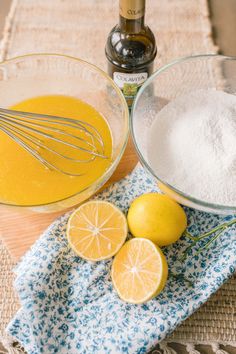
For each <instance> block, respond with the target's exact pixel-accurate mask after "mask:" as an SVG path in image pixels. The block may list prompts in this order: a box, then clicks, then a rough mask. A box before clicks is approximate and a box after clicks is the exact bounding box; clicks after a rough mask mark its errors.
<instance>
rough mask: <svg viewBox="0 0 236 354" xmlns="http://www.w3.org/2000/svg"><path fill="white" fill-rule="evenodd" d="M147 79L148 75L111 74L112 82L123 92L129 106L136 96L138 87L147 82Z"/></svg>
mask: <svg viewBox="0 0 236 354" xmlns="http://www.w3.org/2000/svg"><path fill="white" fill-rule="evenodd" d="M147 78H148V73H135V74H133V73H121V72H114V73H113V80H114V81H115V83H116V84H117V86H118V87H119V88H120V89H121V90H122V91H123V94H124V96H125V98H126V100H127V103H128V105H129V106H130V105H132V101H133V99H134V97H135V96H136V94H137V92H138V89H139V87H140V86H141V85H142V84H143V83H144V82H145V81H146V80H147Z"/></svg>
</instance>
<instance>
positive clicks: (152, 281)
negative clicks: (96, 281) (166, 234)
mask: <svg viewBox="0 0 236 354" xmlns="http://www.w3.org/2000/svg"><path fill="white" fill-rule="evenodd" d="M167 276H168V266H167V262H166V259H165V256H164V254H163V253H162V251H161V249H160V248H159V247H158V246H156V245H155V244H154V243H153V242H152V241H150V240H148V239H144V238H134V239H131V240H130V241H128V242H126V243H125V245H124V246H123V247H122V248H121V249H120V251H119V252H118V253H117V255H116V256H115V258H114V261H113V264H112V270H111V277H112V281H113V284H114V287H115V289H116V291H117V292H118V295H119V297H120V298H121V299H122V300H124V301H126V302H130V303H133V304H141V303H143V302H146V301H148V300H150V299H152V298H153V297H155V296H157V295H158V294H159V293H160V292H161V291H162V289H163V288H164V286H165V284H166V280H167Z"/></svg>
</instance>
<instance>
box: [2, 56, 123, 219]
mask: <svg viewBox="0 0 236 354" xmlns="http://www.w3.org/2000/svg"><path fill="white" fill-rule="evenodd" d="M0 107H1V108H11V109H14V110H19V111H23V112H34V113H39V114H48V115H54V116H60V117H66V118H73V119H78V120H82V121H84V122H86V123H87V124H90V125H91V126H92V127H94V128H95V129H96V130H97V131H98V132H99V134H100V136H101V138H102V142H103V148H104V156H105V158H102V157H99V156H97V157H96V158H94V159H91V161H90V162H88V163H84V162H82V163H80V164H78V166H75V165H73V166H72V165H71V166H69V165H67V166H64V163H66V164H69V162H68V161H66V162H64V161H60V162H58V163H59V168H62V169H65V168H68V166H69V168H70V169H75V170H73V172H75V173H74V174H76V173H77V174H80V176H73V175H66V174H63V173H60V172H58V171H56V170H51V169H49V168H47V167H45V166H44V165H43V164H41V163H40V162H39V161H38V160H37V159H36V158H35V157H34V156H32V155H31V154H29V152H27V151H26V150H25V149H24V148H23V147H22V146H20V145H19V144H17V143H16V142H15V141H14V140H13V139H11V138H10V137H9V136H8V135H7V134H5V133H4V132H3V131H2V130H1V129H0V165H1V169H0V204H1V205H2V206H14V207H20V208H22V209H23V210H25V209H31V210H34V211H40V212H49V211H50V212H51V211H56V210H62V209H65V208H68V207H71V206H73V205H76V204H78V203H81V202H82V201H84V200H85V199H87V198H89V197H90V196H91V195H92V194H94V193H95V192H96V191H97V190H98V189H99V188H100V187H101V186H102V185H103V184H104V183H105V182H106V181H107V180H108V179H109V178H110V176H111V175H112V173H113V172H114V170H115V168H116V166H117V165H118V163H119V161H120V158H121V156H122V154H123V152H124V149H125V146H126V143H127V137H128V131H129V112H128V109H127V105H126V102H125V100H124V98H123V96H122V93H121V92H120V90H119V89H118V88H117V87H116V85H114V84H113V81H112V80H111V79H110V78H109V77H108V76H107V75H106V74H105V73H104V72H103V71H101V70H100V69H98V68H97V67H95V66H93V65H91V64H89V63H87V62H85V61H82V60H80V59H76V58H72V57H68V56H62V55H53V54H35V55H26V56H22V57H18V58H14V59H10V60H8V61H5V62H2V63H0ZM79 158H80V152H79V151H78V159H79ZM60 164H61V165H60Z"/></svg>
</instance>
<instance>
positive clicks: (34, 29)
mask: <svg viewBox="0 0 236 354" xmlns="http://www.w3.org/2000/svg"><path fill="white" fill-rule="evenodd" d="M208 15H209V14H208V6H207V0H174V1H173V0H165V1H156V0H148V1H147V15H146V19H147V22H148V24H149V26H150V27H151V28H152V30H153V32H154V34H155V36H156V39H157V46H158V57H157V59H156V62H155V67H156V68H157V67H159V66H161V65H163V64H165V63H166V62H168V61H170V60H172V59H174V58H177V57H180V56H184V55H190V54H197V53H198V54H199V53H215V52H216V51H217V47H216V46H215V45H214V44H213V41H212V37H211V25H210V21H209V16H208ZM117 17H118V1H117V0H116V1H112V2H111V1H107V0H99V1H98V0H70V1H69V0H67V1H65V0H64V1H63V0H50V1H46V0H14V1H13V4H12V7H11V10H10V13H9V16H8V18H7V21H6V25H5V31H4V39H3V43H2V49H1V53H0V56H1V59H6V58H9V57H13V56H17V55H22V54H26V53H34V52H51V53H52V52H54V53H64V54H68V55H73V56H77V57H80V58H82V59H85V60H88V61H89V62H92V63H94V64H96V65H98V66H100V67H101V68H102V69H105V68H106V60H105V56H104V44H105V41H106V37H107V34H108V32H109V30H110V29H111V28H112V27H113V26H114V24H115V23H116V22H117ZM12 266H13V263H12V260H11V259H10V256H9V254H8V253H7V250H6V248H5V247H4V245H3V244H2V243H0V269H1V273H0V284H1V287H0V314H1V323H0V335H2V336H3V335H4V328H5V326H6V324H7V322H8V321H9V319H10V318H11V316H12V315H13V313H14V312H15V311H16V309H17V306H18V305H17V301H16V296H15V295H14V292H13V289H12V279H13V276H12V273H11V269H12ZM235 294H236V279H235V278H234V279H232V280H231V281H229V282H228V283H227V284H225V285H224V286H223V287H222V288H221V289H220V290H219V291H218V293H217V294H215V295H214V296H213V297H212V298H211V299H210V300H209V301H208V303H207V304H206V305H204V306H202V307H201V309H200V310H199V311H198V312H197V313H195V314H194V315H193V316H192V317H191V318H190V319H188V320H187V321H185V322H184V323H183V324H182V325H181V326H180V327H179V328H178V329H177V330H176V331H175V332H174V333H173V334H172V336H170V337H169V338H168V341H166V342H165V343H163V344H162V345H161V347H162V350H163V351H164V353H166V354H168V353H175V351H173V349H171V348H170V347H169V346H168V345H167V342H181V343H184V344H186V345H187V346H186V348H187V350H188V352H189V353H193V354H196V353H198V352H197V350H196V349H195V348H194V345H195V344H196V343H211V344H212V346H213V348H214V349H215V352H217V353H218V354H220V350H219V347H218V345H219V343H221V344H232V345H233V344H235V343H236V321H235V313H236V301H235ZM187 343H188V344H187ZM10 351H11V352H12V353H13V352H16V349H13V348H10V349H9V352H10ZM158 351H159V349H156V353H158ZM0 352H1V348H0ZM221 353H222V351H221Z"/></svg>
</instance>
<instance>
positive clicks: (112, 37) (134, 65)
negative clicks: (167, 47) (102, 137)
mask: <svg viewBox="0 0 236 354" xmlns="http://www.w3.org/2000/svg"><path fill="white" fill-rule="evenodd" d="M144 16H145V0H120V21H119V24H118V25H116V26H115V27H114V28H113V29H112V30H111V32H110V33H109V36H108V39H107V43H106V49H105V53H106V57H107V59H108V73H109V75H110V76H111V77H112V79H113V80H114V81H115V82H116V84H117V85H118V86H119V87H120V89H121V90H122V91H123V94H124V96H125V98H126V101H127V103H128V106H131V105H132V102H133V99H134V97H135V95H136V93H137V91H138V89H139V87H140V86H141V85H142V84H143V83H144V81H145V80H146V79H147V78H148V76H149V75H150V74H151V73H152V71H153V61H154V59H155V57H156V53H157V50H156V42H155V37H154V35H153V33H152V31H151V30H150V28H149V27H148V26H146V25H145V24H144Z"/></svg>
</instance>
